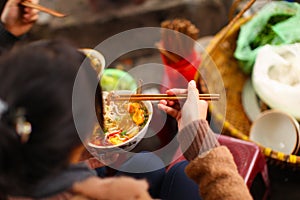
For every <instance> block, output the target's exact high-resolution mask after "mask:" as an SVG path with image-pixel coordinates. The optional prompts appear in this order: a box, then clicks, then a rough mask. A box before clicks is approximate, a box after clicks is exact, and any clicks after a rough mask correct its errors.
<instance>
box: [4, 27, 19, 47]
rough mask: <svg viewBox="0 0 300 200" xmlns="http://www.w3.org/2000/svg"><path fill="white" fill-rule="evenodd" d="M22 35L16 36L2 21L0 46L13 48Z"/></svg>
mask: <svg viewBox="0 0 300 200" xmlns="http://www.w3.org/2000/svg"><path fill="white" fill-rule="evenodd" d="M20 38H21V37H16V36H14V35H13V34H11V33H10V32H9V31H7V30H6V29H5V28H4V26H3V24H2V23H0V47H1V48H4V49H7V48H11V47H12V46H13V45H14V44H15V43H16V42H17V41H19V40H20Z"/></svg>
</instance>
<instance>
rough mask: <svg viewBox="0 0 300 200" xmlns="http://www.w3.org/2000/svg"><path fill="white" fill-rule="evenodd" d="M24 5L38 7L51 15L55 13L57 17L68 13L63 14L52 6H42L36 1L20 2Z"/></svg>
mask: <svg viewBox="0 0 300 200" xmlns="http://www.w3.org/2000/svg"><path fill="white" fill-rule="evenodd" d="M20 4H21V5H22V6H25V7H29V8H34V9H37V10H39V11H42V12H45V13H48V14H50V15H53V16H55V17H65V16H66V15H65V14H63V13H60V12H57V11H55V10H52V9H50V8H46V7H44V6H41V5H39V4H35V3H32V2H30V1H26V0H25V1H22V2H21V3H20Z"/></svg>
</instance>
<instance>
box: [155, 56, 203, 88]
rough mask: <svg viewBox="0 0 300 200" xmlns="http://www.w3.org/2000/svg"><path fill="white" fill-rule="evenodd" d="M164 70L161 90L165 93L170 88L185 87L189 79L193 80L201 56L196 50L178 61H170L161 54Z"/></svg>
mask: <svg viewBox="0 0 300 200" xmlns="http://www.w3.org/2000/svg"><path fill="white" fill-rule="evenodd" d="M161 58H162V61H163V64H164V65H165V72H164V75H163V80H162V87H161V92H162V93H165V91H166V90H167V89H170V88H186V87H187V84H188V82H189V81H191V80H194V77H195V74H196V72H197V69H198V68H199V66H200V63H201V56H200V54H199V53H198V52H196V51H193V53H192V54H191V55H190V56H188V57H186V58H183V59H181V60H179V61H178V62H176V63H175V62H172V61H170V60H169V59H168V58H167V57H166V56H165V55H163V54H161Z"/></svg>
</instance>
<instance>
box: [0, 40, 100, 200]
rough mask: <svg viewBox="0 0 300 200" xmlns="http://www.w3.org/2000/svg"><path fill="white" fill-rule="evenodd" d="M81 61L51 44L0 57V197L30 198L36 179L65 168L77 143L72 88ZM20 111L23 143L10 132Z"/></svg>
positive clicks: (38, 44)
mask: <svg viewBox="0 0 300 200" xmlns="http://www.w3.org/2000/svg"><path fill="white" fill-rule="evenodd" d="M83 60H84V56H83V54H82V53H80V52H79V51H77V49H76V48H74V47H73V46H72V45H70V44H68V43H66V42H65V41H55V40H54V41H40V42H35V43H32V44H29V45H25V46H22V47H18V48H15V49H13V50H12V51H10V52H8V53H7V54H4V55H3V56H2V58H1V60H0V80H1V84H0V99H1V100H3V101H4V102H5V103H6V104H7V105H8V110H7V112H6V113H4V114H3V115H2V117H1V118H0V133H1V134H0V163H1V165H0V193H1V192H2V193H4V192H5V193H6V194H10V195H12V194H13V195H26V196H30V193H31V192H32V191H33V190H34V186H35V185H36V184H37V183H38V182H39V181H41V180H42V179H44V178H46V177H47V176H52V175H53V174H54V173H58V172H59V171H60V170H62V169H64V168H65V167H67V166H68V164H69V163H68V162H69V160H68V159H69V157H70V153H71V151H72V150H73V149H74V148H75V147H78V146H80V145H81V144H82V142H81V140H80V137H79V136H78V134H77V131H76V128H75V124H74V121H73V115H72V90H73V84H74V80H75V78H76V74H77V70H78V69H79V67H80V65H81V64H82V62H83ZM99 89H100V91H98V92H101V88H99ZM98 100H99V98H98ZM100 100H101V98H100ZM100 104H101V106H102V102H100ZM19 108H22V109H24V110H25V118H26V120H27V121H29V122H30V123H31V125H32V132H31V134H30V137H29V140H28V141H27V142H26V143H22V142H20V137H19V136H18V134H17V133H16V129H15V124H14V120H15V119H14V118H15V113H16V110H18V109H19ZM1 190H3V191H1Z"/></svg>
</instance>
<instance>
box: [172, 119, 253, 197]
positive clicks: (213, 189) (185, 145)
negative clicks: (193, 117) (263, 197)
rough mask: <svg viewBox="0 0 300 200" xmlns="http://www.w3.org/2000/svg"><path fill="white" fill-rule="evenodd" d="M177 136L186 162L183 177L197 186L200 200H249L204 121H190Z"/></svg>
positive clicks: (231, 161)
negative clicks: (187, 177)
mask: <svg viewBox="0 0 300 200" xmlns="http://www.w3.org/2000/svg"><path fill="white" fill-rule="evenodd" d="M177 137H178V141H179V143H180V146H181V149H182V152H184V153H183V154H184V156H185V158H186V159H187V160H189V161H190V163H189V165H188V166H187V168H186V174H187V175H188V176H189V177H190V178H191V179H192V180H194V181H195V182H196V183H197V184H198V185H199V188H200V193H201V197H202V198H203V199H205V200H212V199H222V200H227V199H230V200H235V199H236V200H239V199H243V200H248V199H252V196H251V194H250V192H249V190H248V188H247V186H246V184H245V182H244V180H243V178H242V177H241V176H240V175H239V173H238V170H237V166H236V165H235V162H234V159H233V156H232V154H231V153H230V151H229V150H228V148H227V147H225V146H220V144H219V142H218V140H217V137H216V134H214V133H213V131H212V130H211V129H210V127H209V125H208V123H207V121H206V120H200V121H194V122H192V123H191V124H190V125H188V126H187V127H185V128H184V129H182V130H181V131H180V132H179V134H178V136H177Z"/></svg>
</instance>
